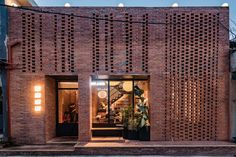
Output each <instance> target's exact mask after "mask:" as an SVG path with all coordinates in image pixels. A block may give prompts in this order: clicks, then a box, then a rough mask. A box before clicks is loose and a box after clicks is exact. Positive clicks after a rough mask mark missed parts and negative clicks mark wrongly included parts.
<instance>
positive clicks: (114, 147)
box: [0, 140, 236, 156]
mask: <svg viewBox="0 0 236 157" xmlns="http://www.w3.org/2000/svg"><path fill="white" fill-rule="evenodd" d="M235 154H236V144H234V143H230V142H221V141H215V142H212V141H211V142H209V141H205V142H196V141H194V142H173V141H170V142H164V141H163V142H150V141H149V142H140V141H127V140H125V142H104V141H101V142H86V143H77V144H76V145H74V144H68V143H67V144H55V143H54V144H46V145H23V146H13V147H8V148H2V149H0V156H16V155H21V156H22V155H24V156H32V155H36V156H38V155H40V156H42V155H44V156H47V155H50V156H52V155H56V156H63V155H64V156H73V155H174V156H176V155H200V156H201V155H217V156H227V155H228V156H229V155H235Z"/></svg>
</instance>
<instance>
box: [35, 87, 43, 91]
mask: <svg viewBox="0 0 236 157" xmlns="http://www.w3.org/2000/svg"><path fill="white" fill-rule="evenodd" d="M41 90H42V87H41V86H34V91H35V92H41Z"/></svg>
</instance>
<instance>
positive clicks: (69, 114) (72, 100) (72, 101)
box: [58, 82, 78, 123]
mask: <svg viewBox="0 0 236 157" xmlns="http://www.w3.org/2000/svg"><path fill="white" fill-rule="evenodd" d="M77 88H78V83H77V82H59V83H58V122H59V123H78V89H77Z"/></svg>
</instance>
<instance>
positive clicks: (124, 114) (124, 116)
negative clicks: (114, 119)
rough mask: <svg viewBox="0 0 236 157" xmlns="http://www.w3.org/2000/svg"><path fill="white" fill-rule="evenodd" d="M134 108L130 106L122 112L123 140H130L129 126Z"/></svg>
mask: <svg viewBox="0 0 236 157" xmlns="http://www.w3.org/2000/svg"><path fill="white" fill-rule="evenodd" d="M131 113H132V107H131V106H128V107H126V108H124V109H123V110H122V120H123V138H124V139H128V125H129V119H130V117H131Z"/></svg>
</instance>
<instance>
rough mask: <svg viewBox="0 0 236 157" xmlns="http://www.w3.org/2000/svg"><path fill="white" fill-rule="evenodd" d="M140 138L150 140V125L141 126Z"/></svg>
mask: <svg viewBox="0 0 236 157" xmlns="http://www.w3.org/2000/svg"><path fill="white" fill-rule="evenodd" d="M139 140H140V141H150V126H144V127H142V128H139Z"/></svg>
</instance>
